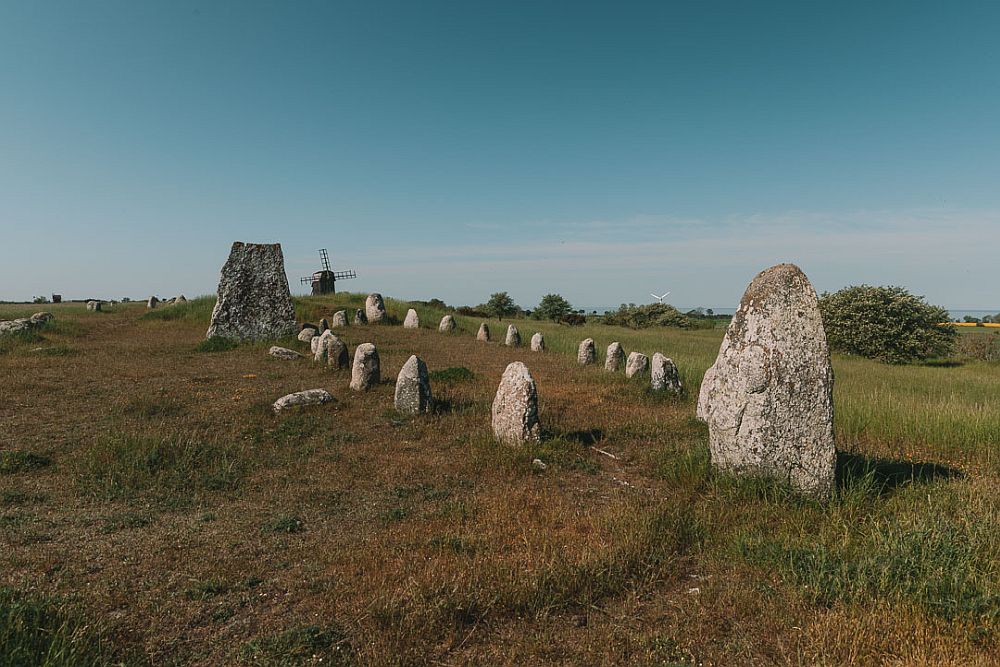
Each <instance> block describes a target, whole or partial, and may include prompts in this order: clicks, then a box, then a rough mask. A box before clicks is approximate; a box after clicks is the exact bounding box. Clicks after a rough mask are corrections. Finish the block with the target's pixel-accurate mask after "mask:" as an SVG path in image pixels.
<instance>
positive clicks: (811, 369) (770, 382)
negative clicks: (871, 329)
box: [698, 264, 837, 499]
mask: <svg viewBox="0 0 1000 667" xmlns="http://www.w3.org/2000/svg"><path fill="white" fill-rule="evenodd" d="M698 417H699V418H700V419H702V420H703V421H705V422H707V423H708V433H709V449H710V451H711V455H712V464H713V465H714V466H715V467H716V468H718V469H719V470H722V471H727V472H732V473H735V474H750V475H763V476H765V477H770V478H774V479H778V480H781V481H784V482H787V483H789V484H791V486H792V487H793V488H795V489H797V490H798V491H800V492H802V493H806V494H809V495H813V496H816V497H818V498H824V499H825V498H829V497H830V495H831V494H832V493H833V489H834V481H835V464H836V458H837V454H836V450H835V448H834V436H833V368H832V366H831V365H830V350H829V348H828V346H827V340H826V331H825V330H824V329H823V320H822V318H821V317H820V312H819V306H818V303H817V298H816V291H815V290H814V289H813V287H812V285H811V284H810V283H809V279H808V278H806V276H805V274H803V273H802V271H801V270H800V269H799V268H798V267H797V266H795V265H793V264H778V265H777V266H772V267H771V268H769V269H767V270H765V271H762V272H761V273H759V274H757V277H755V278H754V279H753V281H752V282H751V283H750V286H749V287H747V290H746V292H745V293H744V294H743V299H742V300H741V301H740V307H739V310H737V311H736V314H735V315H734V316H733V320H732V322H731V323H730V324H729V330H728V331H727V332H726V337H725V338H724V339H723V341H722V346H721V347H720V348H719V356H718V357H717V358H716V360H715V364H714V365H713V366H712V367H711V368H710V369H709V370H708V372H707V373H706V374H705V379H704V381H703V382H702V385H701V393H700V395H699V398H698Z"/></svg>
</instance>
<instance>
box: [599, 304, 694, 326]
mask: <svg viewBox="0 0 1000 667" xmlns="http://www.w3.org/2000/svg"><path fill="white" fill-rule="evenodd" d="M604 323H605V324H614V325H618V326H622V327H629V328H630V329H646V328H649V327H680V328H682V329H687V328H688V327H690V326H691V320H690V319H689V318H688V317H687V316H686V315H683V314H682V313H681V312H680V311H678V310H677V309H676V308H674V307H673V306H671V305H669V304H666V303H650V304H646V305H644V306H637V305H635V304H634V303H630V304H624V303H623V304H622V305H621V306H619V307H618V310H616V311H614V312H610V313H607V314H606V315H605V316H604Z"/></svg>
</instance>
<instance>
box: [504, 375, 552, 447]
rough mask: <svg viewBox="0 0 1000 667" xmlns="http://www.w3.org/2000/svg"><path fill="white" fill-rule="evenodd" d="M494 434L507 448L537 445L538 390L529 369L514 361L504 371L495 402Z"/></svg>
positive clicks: (539, 431)
mask: <svg viewBox="0 0 1000 667" xmlns="http://www.w3.org/2000/svg"><path fill="white" fill-rule="evenodd" d="M493 435H494V436H496V439H497V440H499V441H500V442H502V443H504V444H506V445H520V444H522V443H525V442H538V440H540V438H541V425H540V424H539V422H538V391H537V389H536V388H535V380H534V378H532V377H531V373H530V372H529V371H528V367H527V366H525V365H524V364H523V363H521V362H520V361H515V362H513V363H512V364H510V365H509V366H507V370H505V371H504V373H503V377H502V378H500V386H499V387H498V388H497V395H496V398H494V399H493Z"/></svg>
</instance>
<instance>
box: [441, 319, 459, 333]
mask: <svg viewBox="0 0 1000 667" xmlns="http://www.w3.org/2000/svg"><path fill="white" fill-rule="evenodd" d="M454 330H455V318H454V317H452V316H451V315H445V316H444V317H442V318H441V324H439V325H438V331H440V332H442V333H447V332H449V331H454Z"/></svg>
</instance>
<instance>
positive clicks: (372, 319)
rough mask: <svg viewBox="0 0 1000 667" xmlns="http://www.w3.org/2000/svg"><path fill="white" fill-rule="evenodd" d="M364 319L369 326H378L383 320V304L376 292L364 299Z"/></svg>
mask: <svg viewBox="0 0 1000 667" xmlns="http://www.w3.org/2000/svg"><path fill="white" fill-rule="evenodd" d="M365 317H366V318H368V323H369V324H378V323H379V322H381V321H383V320H384V319H385V302H384V301H382V295H381V294H379V293H378V292H372V293H371V294H369V295H368V298H367V299H365Z"/></svg>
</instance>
